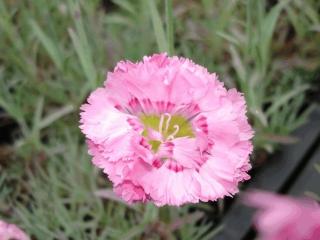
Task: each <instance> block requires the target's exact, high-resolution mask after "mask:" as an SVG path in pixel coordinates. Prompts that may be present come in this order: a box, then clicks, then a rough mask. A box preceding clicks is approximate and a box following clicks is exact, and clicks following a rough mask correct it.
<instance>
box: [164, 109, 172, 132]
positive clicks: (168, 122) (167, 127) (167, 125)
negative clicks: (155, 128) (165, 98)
mask: <svg viewBox="0 0 320 240" xmlns="http://www.w3.org/2000/svg"><path fill="white" fill-rule="evenodd" d="M164 116H167V117H168V119H167V122H166V129H165V130H164V132H165V133H167V131H168V129H169V125H170V121H171V114H169V113H165V114H164Z"/></svg>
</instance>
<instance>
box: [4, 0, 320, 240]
mask: <svg viewBox="0 0 320 240" xmlns="http://www.w3.org/2000/svg"><path fill="white" fill-rule="evenodd" d="M171 5H173V8H171V7H170V6H171ZM319 12H320V2H319V1H317V0H291V1H289V0H288V1H287V0H280V1H271V0H269V1H266V0H260V1H255V0H246V1H237V0H230V1H225V0H202V1H195V0H194V1H183V0H176V1H173V3H172V2H171V1H170V0H167V1H154V0H113V1H106V0H105V1H101V0H91V1H86V0H66V1H62V0H50V1H45V0H25V1H18V0H4V1H0V36H1V37H0V52H1V54H0V107H1V109H2V110H0V124H1V126H0V131H1V135H2V136H1V144H0V218H1V219H5V220H8V221H10V222H15V223H17V224H18V225H20V226H21V227H22V228H23V229H25V230H26V231H27V232H28V233H29V234H30V235H31V236H32V237H33V239H38V240H40V239H133V238H137V239H174V238H181V239H206V238H207V239H209V238H210V237H211V236H213V235H214V234H215V233H216V232H217V231H219V229H221V226H220V225H219V222H218V219H219V217H220V216H221V215H222V214H223V202H220V203H215V204H213V206H210V205H208V204H199V205H197V206H185V207H182V208H179V209H177V208H167V209H161V211H160V210H159V209H158V208H156V207H154V206H153V205H151V204H148V205H133V206H128V205H126V204H125V203H123V202H121V201H119V200H118V199H117V198H115V197H114V195H113V194H112V193H111V192H110V190H108V189H107V190H105V189H106V188H110V186H109V185H108V183H107V181H106V177H104V176H103V175H102V174H101V173H100V172H99V171H98V170H97V169H95V168H94V167H93V166H92V165H91V163H90V158H89V156H88V154H87V148H86V146H85V143H84V139H83V136H82V135H81V134H80V132H79V129H78V119H79V106H80V105H81V104H82V103H83V102H84V101H85V99H86V97H87V95H88V93H89V92H90V91H91V90H93V89H95V88H96V87H97V86H100V85H101V84H102V82H103V81H104V80H105V76H106V71H108V70H112V68H113V66H114V65H115V63H116V62H117V61H119V60H120V59H130V60H139V59H141V58H142V56H144V55H148V54H152V53H154V52H158V51H167V52H168V53H170V54H176V55H182V56H185V57H188V58H191V59H193V60H194V61H195V62H197V63H199V64H202V65H204V66H206V67H207V68H208V69H209V71H215V72H217V73H218V74H219V76H220V79H221V80H222V81H224V82H225V84H226V86H228V87H230V88H231V87H237V88H238V89H239V90H240V91H242V92H243V93H244V94H245V97H246V99H247V103H248V114H249V116H250V121H251V122H252V124H253V126H254V128H255V131H256V137H255V139H254V141H255V142H254V144H255V149H256V153H255V161H256V162H259V159H261V156H262V155H263V154H262V153H263V152H273V151H274V150H275V147H276V146H277V144H278V143H291V142H294V141H295V139H294V138H292V137H290V133H291V132H292V131H293V130H294V129H296V128H297V127H298V126H299V125H301V124H303V123H304V122H305V121H306V118H307V115H308V113H309V112H310V110H311V109H312V105H311V104H310V98H306V94H307V93H308V94H312V92H315V91H317V89H316V85H315V81H313V79H315V78H314V77H313V76H314V75H315V74H317V73H319V70H318V69H319V66H320V58H319V56H320V48H319V46H320V34H319V32H320V14H319ZM8 129H9V130H8ZM8 131H9V133H8ZM9 136H10V138H9ZM204 213H207V214H206V215H204Z"/></svg>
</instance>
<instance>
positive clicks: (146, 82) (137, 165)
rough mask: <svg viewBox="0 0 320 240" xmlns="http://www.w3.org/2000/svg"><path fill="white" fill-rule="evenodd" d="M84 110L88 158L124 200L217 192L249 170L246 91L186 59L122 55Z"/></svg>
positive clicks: (191, 198) (171, 201) (214, 195)
mask: <svg viewBox="0 0 320 240" xmlns="http://www.w3.org/2000/svg"><path fill="white" fill-rule="evenodd" d="M81 111H82V112H81V120H80V123H81V125H80V128H81V130H82V132H83V133H84V134H85V135H86V138H87V143H88V146H89V154H91V155H92V156H93V160H92V161H93V163H94V164H95V165H96V166H98V167H99V168H102V169H103V171H104V173H106V174H107V175H108V177H109V179H110V180H111V181H112V182H113V184H114V190H115V193H116V194H118V195H119V196H120V197H122V198H123V199H124V200H126V201H128V202H136V201H142V202H145V201H147V200H148V201H152V202H154V203H155V204H156V205H158V206H162V205H165V204H168V205H176V206H178V205H181V204H184V203H188V202H192V203H195V202H198V201H199V200H201V201H209V200H216V199H218V198H222V197H224V196H231V195H232V194H234V193H236V192H237V191H238V187H237V185H238V183H239V182H241V181H244V180H247V179H249V178H250V177H249V175H248V174H247V171H248V170H249V169H250V167H251V165H250V163H249V154H250V153H251V151H252V144H251V141H250V139H251V138H252V136H253V131H252V128H251V126H250V125H249V124H248V120H247V117H246V105H245V100H244V97H243V96H242V94H241V93H239V92H237V91H236V90H235V89H231V90H229V91H228V90H226V89H225V88H224V86H223V84H222V83H221V82H220V81H219V80H218V77H217V75H216V74H210V73H209V72H208V71H207V70H206V69H205V68H204V67H201V66H199V65H197V64H194V63H193V62H192V61H191V60H189V59H186V58H179V57H168V56H167V55H166V54H155V55H153V56H151V57H144V58H143V61H141V62H137V63H132V62H130V61H121V62H119V63H118V64H117V66H116V67H115V69H114V71H113V72H109V73H108V75H107V80H106V81H105V84H104V87H103V88H98V89H97V90H95V91H94V92H93V93H91V95H90V96H89V98H88V100H87V103H86V104H84V105H82V107H81Z"/></svg>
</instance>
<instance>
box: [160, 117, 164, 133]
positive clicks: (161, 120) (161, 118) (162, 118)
mask: <svg viewBox="0 0 320 240" xmlns="http://www.w3.org/2000/svg"><path fill="white" fill-rule="evenodd" d="M163 120H164V115H163V114H162V115H161V117H160V123H159V133H160V134H161V135H162V127H163Z"/></svg>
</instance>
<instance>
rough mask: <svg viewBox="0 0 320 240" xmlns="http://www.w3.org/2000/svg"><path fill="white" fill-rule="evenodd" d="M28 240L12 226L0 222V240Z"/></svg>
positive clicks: (19, 230)
mask: <svg viewBox="0 0 320 240" xmlns="http://www.w3.org/2000/svg"><path fill="white" fill-rule="evenodd" d="M11 239H15V240H30V238H29V237H28V236H27V235H26V234H25V232H23V231H22V230H21V229H20V228H18V227H17V226H16V225H14V224H9V223H6V222H4V221H1V220H0V240H11Z"/></svg>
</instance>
